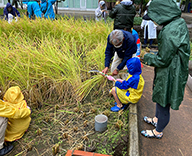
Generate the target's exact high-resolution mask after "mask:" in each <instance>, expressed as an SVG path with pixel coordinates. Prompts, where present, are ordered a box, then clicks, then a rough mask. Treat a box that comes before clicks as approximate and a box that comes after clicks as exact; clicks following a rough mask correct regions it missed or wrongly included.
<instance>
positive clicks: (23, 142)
mask: <svg viewBox="0 0 192 156" xmlns="http://www.w3.org/2000/svg"><path fill="white" fill-rule="evenodd" d="M110 85H112V84H110ZM106 90H107V92H102V93H97V92H96V93H97V94H94V95H93V96H90V97H89V98H88V99H87V100H86V101H84V102H83V103H73V102H71V101H67V100H66V101H65V102H64V103H57V102H56V101H55V102H50V101H47V102H45V103H44V104H43V106H42V108H41V109H38V108H32V115H31V118H32V120H31V124H30V126H29V129H28V131H27V132H26V133H25V135H24V136H23V137H22V138H21V139H20V140H17V141H15V142H14V143H13V145H14V150H13V151H12V152H11V153H10V154H9V155H8V156H13V155H14V156H37V155H38V156H51V155H57V156H64V155H65V154H66V152H67V150H69V149H78V150H84V151H91V152H95V153H102V154H110V155H114V156H127V148H128V147H127V145H128V112H129V110H128V108H127V109H126V110H124V111H120V112H118V113H116V112H111V111H110V108H111V107H112V106H114V99H113V97H110V96H109V95H108V90H109V88H106ZM94 93H95V91H94ZM98 114H105V115H106V116H108V123H107V130H106V131H104V132H103V133H100V132H96V131H95V126H94V124H95V120H94V118H95V116H96V115H98Z"/></svg>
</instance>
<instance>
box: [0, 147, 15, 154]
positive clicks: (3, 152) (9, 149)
mask: <svg viewBox="0 0 192 156" xmlns="http://www.w3.org/2000/svg"><path fill="white" fill-rule="evenodd" d="M12 149H13V145H9V146H4V147H3V148H2V149H0V156H3V155H6V154H8V153H9V152H10V151H11V150H12Z"/></svg>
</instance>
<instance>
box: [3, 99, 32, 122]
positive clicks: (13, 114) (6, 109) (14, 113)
mask: <svg viewBox="0 0 192 156" xmlns="http://www.w3.org/2000/svg"><path fill="white" fill-rule="evenodd" d="M30 114H31V111H30V110H29V109H28V108H22V109H18V108H14V107H11V106H9V105H6V104H4V102H3V101H2V100H0V116H1V117H6V118H13V119H19V118H25V117H27V116H29V115H30Z"/></svg>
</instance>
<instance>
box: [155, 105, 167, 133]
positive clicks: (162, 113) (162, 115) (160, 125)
mask: <svg viewBox="0 0 192 156" xmlns="http://www.w3.org/2000/svg"><path fill="white" fill-rule="evenodd" d="M155 116H156V117H157V118H158V122H157V127H156V131H157V132H162V131H163V130H164V128H165V127H166V126H167V124H168V123H169V120H170V104H168V105H167V106H166V107H162V106H161V105H160V104H158V103H157V104H156V114H155Z"/></svg>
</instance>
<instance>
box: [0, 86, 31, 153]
mask: <svg viewBox="0 0 192 156" xmlns="http://www.w3.org/2000/svg"><path fill="white" fill-rule="evenodd" d="M30 114H31V110H30V108H29V107H28V106H27V103H26V101H25V100H24V96H23V94H22V92H21V90H20V88H19V87H18V86H15V87H10V88H9V89H8V90H7V91H6V93H5V95H4V97H3V100H0V156H2V155H5V154H7V153H9V152H10V151H11V150H12V149H13V146H12V145H9V146H4V145H3V144H4V141H8V142H13V141H15V140H17V139H20V138H21V137H22V136H23V135H24V133H25V131H26V130H27V129H28V127H29V124H30V121H31V117H30Z"/></svg>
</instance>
